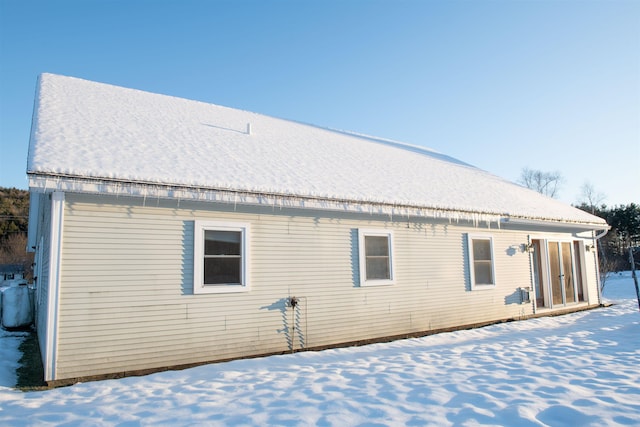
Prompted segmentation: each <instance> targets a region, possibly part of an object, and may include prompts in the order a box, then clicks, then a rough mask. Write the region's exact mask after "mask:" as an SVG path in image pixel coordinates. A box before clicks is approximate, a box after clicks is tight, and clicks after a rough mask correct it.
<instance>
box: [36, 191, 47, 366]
mask: <svg viewBox="0 0 640 427" xmlns="http://www.w3.org/2000/svg"><path fill="white" fill-rule="evenodd" d="M37 197H39V198H40V201H39V203H38V204H37V206H38V212H37V213H36V215H37V221H38V226H37V227H34V229H37V235H36V236H35V237H34V240H35V241H36V242H37V245H38V248H37V249H36V253H37V251H38V250H41V251H42V256H40V257H38V258H37V260H39V261H40V262H41V265H40V266H35V267H36V271H38V272H39V274H38V276H37V282H36V286H37V287H38V288H37V291H36V295H37V300H36V304H35V310H36V331H37V334H38V345H39V347H40V356H41V358H42V363H43V365H44V364H46V360H45V355H46V354H47V339H46V338H47V329H48V326H49V325H48V317H47V312H48V308H49V307H48V300H49V289H48V288H47V284H48V283H49V259H50V251H51V242H50V235H51V200H50V196H49V195H48V194H38V195H37ZM41 241H42V248H40V246H39V245H40V242H41Z"/></svg>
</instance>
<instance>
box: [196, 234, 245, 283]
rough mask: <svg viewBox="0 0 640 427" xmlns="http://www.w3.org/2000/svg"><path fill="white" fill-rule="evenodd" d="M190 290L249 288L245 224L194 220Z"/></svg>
mask: <svg viewBox="0 0 640 427" xmlns="http://www.w3.org/2000/svg"><path fill="white" fill-rule="evenodd" d="M193 235H194V242H193V248H194V251H193V252H194V264H193V293H194V294H204V293H223V292H244V291H248V290H249V279H248V276H247V271H248V247H249V225H248V224H238V223H228V222H216V221H195V225H194V233H193Z"/></svg>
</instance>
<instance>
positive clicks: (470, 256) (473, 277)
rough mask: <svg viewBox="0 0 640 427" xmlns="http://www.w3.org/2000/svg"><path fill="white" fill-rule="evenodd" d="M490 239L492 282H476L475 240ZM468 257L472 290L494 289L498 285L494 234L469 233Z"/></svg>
mask: <svg viewBox="0 0 640 427" xmlns="http://www.w3.org/2000/svg"><path fill="white" fill-rule="evenodd" d="M474 240H488V241H489V251H490V253H491V277H492V279H493V283H491V284H476V272H475V266H476V265H475V259H474V257H473V241H474ZM467 259H468V261H469V276H470V279H471V290H472V291H478V290H484V289H494V288H495V287H496V282H497V280H496V256H495V251H494V248H493V236H491V235H486V234H467Z"/></svg>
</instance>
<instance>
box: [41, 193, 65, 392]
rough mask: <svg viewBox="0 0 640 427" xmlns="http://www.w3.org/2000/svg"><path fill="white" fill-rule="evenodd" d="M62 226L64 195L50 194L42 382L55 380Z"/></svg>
mask: <svg viewBox="0 0 640 427" xmlns="http://www.w3.org/2000/svg"><path fill="white" fill-rule="evenodd" d="M63 225H64V193H63V192H60V191H54V192H53V193H52V194H51V229H50V234H49V244H50V249H49V277H48V282H49V283H48V284H47V289H48V293H47V297H48V301H47V331H46V350H45V363H44V366H43V368H44V380H45V381H53V380H55V379H56V362H57V357H58V312H59V307H60V278H61V274H60V273H61V272H60V270H61V264H62V227H63Z"/></svg>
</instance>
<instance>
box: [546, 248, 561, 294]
mask: <svg viewBox="0 0 640 427" xmlns="http://www.w3.org/2000/svg"><path fill="white" fill-rule="evenodd" d="M549 273H550V277H549V280H550V281H551V300H552V302H553V305H562V304H563V298H562V286H563V280H562V264H561V262H560V244H559V243H558V242H549Z"/></svg>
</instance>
